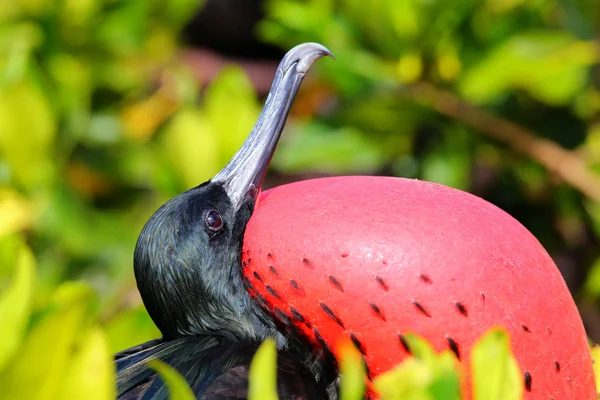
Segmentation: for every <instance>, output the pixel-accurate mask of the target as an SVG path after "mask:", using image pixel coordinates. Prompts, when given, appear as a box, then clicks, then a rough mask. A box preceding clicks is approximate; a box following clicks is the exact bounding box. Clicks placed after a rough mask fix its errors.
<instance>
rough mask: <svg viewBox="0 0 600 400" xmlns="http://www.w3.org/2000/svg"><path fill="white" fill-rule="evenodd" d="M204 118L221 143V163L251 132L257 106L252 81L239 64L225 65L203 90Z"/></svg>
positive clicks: (224, 161)
mask: <svg viewBox="0 0 600 400" xmlns="http://www.w3.org/2000/svg"><path fill="white" fill-rule="evenodd" d="M204 108H205V110H206V117H207V119H208V121H209V122H210V124H211V127H212V129H213V135H215V136H216V137H217V139H218V140H219V142H220V143H221V147H220V148H221V157H220V161H221V163H222V165H225V163H226V162H227V161H229V159H230V158H231V156H233V154H234V153H235V152H236V151H237V150H238V149H239V148H240V147H241V145H242V143H243V142H244V140H245V139H246V137H248V134H250V131H251V130H252V127H253V126H254V124H255V122H256V119H257V118H258V114H259V112H260V107H259V106H258V102H257V100H256V94H255V93H254V89H253V87H252V83H251V82H250V80H249V79H248V77H247V76H246V74H245V73H244V72H243V70H242V69H241V68H239V67H228V68H225V69H224V70H223V71H222V72H221V73H220V74H219V76H218V77H217V78H216V79H215V80H214V81H213V82H212V83H211V84H210V86H209V87H208V88H207V89H206V96H205V98H204Z"/></svg>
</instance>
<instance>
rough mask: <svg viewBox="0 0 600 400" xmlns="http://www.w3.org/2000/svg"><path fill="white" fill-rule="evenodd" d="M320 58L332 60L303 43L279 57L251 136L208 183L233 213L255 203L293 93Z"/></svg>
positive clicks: (326, 52) (321, 49)
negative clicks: (216, 188)
mask: <svg viewBox="0 0 600 400" xmlns="http://www.w3.org/2000/svg"><path fill="white" fill-rule="evenodd" d="M323 56H330V57H332V58H333V55H332V54H331V52H330V51H329V50H328V49H327V48H325V47H324V46H322V45H320V44H318V43H304V44H300V45H298V46H296V47H294V48H293V49H291V50H290V51H289V52H288V53H287V54H286V55H285V56H284V57H283V59H282V60H281V63H279V67H277V72H276V73H275V78H274V80H273V84H272V85H271V90H270V91H269V95H268V96H267V101H266V103H265V106H264V108H263V110H262V111H261V113H260V116H259V117H258V121H257V122H256V125H255V126H254V128H253V129H252V132H250V135H249V136H248V138H247V139H246V141H245V142H244V144H243V145H242V147H241V148H240V149H239V150H238V152H237V153H235V155H234V156H233V158H232V159H231V161H229V163H228V164H227V165H226V166H225V168H223V169H222V170H221V172H219V173H218V174H217V175H216V176H215V177H214V178H213V179H212V182H215V183H219V184H221V185H222V186H223V187H224V189H225V191H226V192H227V194H228V195H229V198H230V199H231V201H232V203H233V205H234V207H235V210H236V211H237V210H238V209H239V207H240V206H241V204H242V203H243V202H244V201H245V200H246V199H247V198H248V197H249V198H251V199H252V200H256V199H257V197H258V194H259V193H260V189H261V187H262V183H263V180H264V178H265V174H266V172H267V168H268V167H269V163H270V162H271V158H272V157H273V153H274V152H275V147H277V142H278V141H279V137H280V136H281V131H282V130H283V126H284V125H285V121H286V119H287V116H288V113H289V111H290V107H291V105H292V101H293V100H294V97H295V96H296V92H298V88H299V87H300V84H301V83H302V80H303V79H304V76H305V75H306V73H307V72H308V70H309V69H310V67H311V66H312V65H313V63H314V62H315V61H316V60H318V59H319V58H321V57H323ZM247 196H248V197H247Z"/></svg>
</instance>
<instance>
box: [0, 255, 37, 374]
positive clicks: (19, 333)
mask: <svg viewBox="0 0 600 400" xmlns="http://www.w3.org/2000/svg"><path fill="white" fill-rule="evenodd" d="M34 282H35V260H34V257H33V254H32V253H31V251H30V250H29V249H28V248H26V247H25V245H21V246H19V248H18V250H17V254H16V257H15V266H14V276H13V281H12V283H11V285H10V286H9V287H8V288H7V289H6V290H4V292H3V293H2V296H1V297H0V371H2V369H3V367H4V366H5V364H6V363H7V361H9V360H10V359H11V357H12V356H13V355H14V354H15V352H16V351H17V350H18V349H19V346H20V345H21V342H22V341H23V339H24V336H25V330H26V328H27V323H28V321H29V314H30V313H31V301H32V297H33V288H34Z"/></svg>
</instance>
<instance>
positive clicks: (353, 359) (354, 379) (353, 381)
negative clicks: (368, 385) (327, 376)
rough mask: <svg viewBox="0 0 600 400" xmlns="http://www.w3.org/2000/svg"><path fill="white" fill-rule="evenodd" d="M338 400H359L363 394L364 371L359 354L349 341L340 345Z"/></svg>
mask: <svg viewBox="0 0 600 400" xmlns="http://www.w3.org/2000/svg"><path fill="white" fill-rule="evenodd" d="M340 353H341V354H342V358H341V360H340V378H341V381H340V389H339V390H340V399H341V400H360V399H363V398H364V392H365V379H366V376H365V370H364V366H363V361H362V358H361V355H360V352H359V351H358V350H357V349H356V347H355V346H354V345H353V344H352V343H351V342H349V341H344V342H343V343H342V344H341V345H340Z"/></svg>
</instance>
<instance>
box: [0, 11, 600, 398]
mask: <svg viewBox="0 0 600 400" xmlns="http://www.w3.org/2000/svg"><path fill="white" fill-rule="evenodd" d="M243 16H245V17H243ZM211 22H212V23H211ZM303 41H317V42H320V43H323V44H325V45H326V46H327V47H329V48H330V49H331V50H332V51H333V52H334V53H335V56H336V59H337V60H336V61H332V60H323V61H320V62H319V63H318V64H317V65H316V66H315V68H314V70H313V71H312V72H311V74H310V76H309V77H308V79H307V81H306V82H305V84H304V86H303V88H302V90H301V92H300V94H299V96H298V99H297V101H296V103H295V106H294V109H293V111H292V116H291V118H290V121H289V123H288V128H287V130H286V132H285V134H284V136H283V138H282V142H281V145H280V147H279V149H278V151H277V153H276V155H275V158H274V160H273V164H272V167H271V170H270V174H269V177H268V180H267V186H273V185H277V184H281V183H284V182H289V181H293V180H297V179H304V178H308V177H314V176H322V175H328V174H378V175H394V176H403V177H409V178H419V179H425V180H430V181H435V182H440V183H443V184H446V185H449V186H453V187H457V188H460V189H463V190H467V191H470V192H472V193H475V194H477V195H479V196H481V197H483V198H485V199H487V200H489V201H490V202H492V203H494V204H496V205H498V206H500V207H501V208H503V209H504V210H506V211H507V212H509V213H510V214H512V215H513V216H514V217H516V218H517V219H518V220H519V221H521V222H522V223H523V224H524V225H525V226H526V227H527V228H528V229H529V230H531V231H532V232H533V233H534V234H535V235H536V237H537V238H538V239H539V240H540V242H541V243H542V244H543V245H544V246H545V248H546V249H547V250H548V251H549V252H550V254H551V255H552V256H553V258H554V260H555V261H556V263H557V265H558V266H559V268H560V269H561V272H562V273H563V276H564V277H565V279H566V281H567V283H568V285H569V288H570V289H571V291H572V293H573V296H574V297H575V299H576V301H577V303H578V306H579V309H580V312H581V314H582V317H583V320H584V323H585V325H586V329H587V331H588V334H589V336H590V337H591V339H592V340H594V341H596V342H598V341H600V306H599V304H600V301H599V299H600V246H599V238H600V63H599V59H600V5H599V4H598V2H597V1H596V0H578V1H565V0H528V1H525V0H484V1H480V0H452V1H447V0H444V1H442V0H372V1H370V2H368V3H367V2H364V1H357V0H338V1H332V0H306V1H300V0H298V1H296V0H264V1H258V0H255V1H246V2H242V1H241V0H223V1H221V2H218V1H217V0H205V1H202V0H171V1H168V2H165V1H160V0H11V1H0V260H1V262H0V290H1V293H2V294H1V296H0V343H2V345H1V346H0V371H2V372H1V373H0V387H6V388H7V390H6V393H8V395H9V398H10V397H11V396H13V397H15V398H31V399H35V398H40V399H41V398H44V399H45V398H80V397H78V396H79V395H80V394H81V393H86V391H88V393H89V389H90V388H91V387H96V389H94V390H95V392H97V394H98V396H99V397H98V398H110V397H111V396H112V395H113V394H112V392H111V391H110V389H107V388H110V382H111V379H112V378H111V376H112V373H113V371H112V369H110V367H108V365H110V363H109V362H107V360H109V358H108V357H109V356H108V355H109V354H110V353H113V352H116V351H119V350H121V349H124V348H126V347H128V346H131V345H134V344H138V343H140V342H142V341H145V340H148V339H151V338H155V337H157V336H158V332H157V330H156V328H155V327H154V325H153V324H152V322H151V320H150V319H149V317H148V316H147V314H146V312H145V310H144V308H143V305H142V304H141V301H140V299H139V296H138V294H137V291H136V289H135V282H134V279H133V274H132V252H133V248H134V244H135V240H136V238H137V235H138V233H139V231H140V229H141V227H142V226H143V224H144V223H145V221H146V220H147V219H148V217H149V216H150V215H151V214H152V212H153V211H154V210H155V209H156V208H157V207H158V206H159V205H160V204H162V203H163V202H165V201H166V200H167V199H169V198H170V197H172V196H174V195H175V194H177V193H180V192H181V191H183V190H186V189H187V188H190V187H192V186H195V185H197V184H198V183H200V182H202V181H204V180H206V179H208V178H209V177H211V176H212V175H214V174H215V172H216V171H218V170H219V169H220V168H221V167H222V166H223V165H224V164H225V162H226V161H227V160H228V159H229V157H230V156H231V155H232V154H233V153H234V151H235V150H236V149H237V148H238V146H239V145H240V144H241V142H242V141H243V140H244V138H245V136H246V135H247V133H248V132H249V130H250V128H251V127H252V125H253V123H254V121H255V119H256V117H257V115H258V112H259V111H260V107H261V104H262V101H263V99H264V95H265V94H266V91H267V90H268V86H269V83H270V79H271V78H272V74H273V72H274V68H275V67H276V65H277V60H278V59H279V57H280V56H281V55H282V54H283V53H284V52H285V50H286V49H289V48H290V47H292V46H294V45H296V44H298V43H299V42H303ZM49 343H52V346H48V344H49ZM17 353H18V356H17V355H16V354H17ZM34 360H44V362H41V361H37V362H34ZM8 365H10V366H11V368H8ZM32 365H37V367H35V368H34V367H32ZM49 366H51V367H49ZM159 368H160V367H159ZM48 371H52V373H49V372H48ZM90 371H92V372H90ZM16 378H18V379H16ZM17 380H18V381H19V382H20V384H19V385H15V384H14V382H15V381H17ZM11 382H12V383H11ZM39 382H42V384H40V383H39ZM65 382H66V383H65ZM102 382H105V383H106V384H103V383H102ZM101 387H102V388H105V389H100V388H101ZM102 390H104V391H102Z"/></svg>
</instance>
